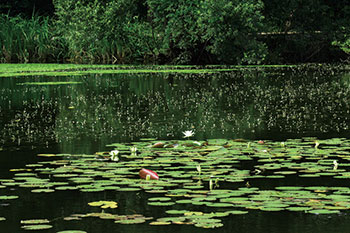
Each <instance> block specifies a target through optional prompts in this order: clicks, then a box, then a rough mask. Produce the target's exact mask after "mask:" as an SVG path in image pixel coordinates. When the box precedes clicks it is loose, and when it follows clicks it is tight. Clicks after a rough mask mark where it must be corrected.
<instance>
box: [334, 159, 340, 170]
mask: <svg viewBox="0 0 350 233" xmlns="http://www.w3.org/2000/svg"><path fill="white" fill-rule="evenodd" d="M333 165H334V166H333V170H337V169H338V165H339V163H338V162H337V160H333Z"/></svg>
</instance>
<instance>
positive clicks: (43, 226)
mask: <svg viewBox="0 0 350 233" xmlns="http://www.w3.org/2000/svg"><path fill="white" fill-rule="evenodd" d="M22 228H23V229H24V230H47V229H50V228H52V225H48V224H41V225H40V224H39V225H24V226H22Z"/></svg>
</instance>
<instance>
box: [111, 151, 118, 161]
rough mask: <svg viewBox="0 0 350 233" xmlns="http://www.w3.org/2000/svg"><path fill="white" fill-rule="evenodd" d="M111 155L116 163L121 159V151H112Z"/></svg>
mask: <svg viewBox="0 0 350 233" xmlns="http://www.w3.org/2000/svg"><path fill="white" fill-rule="evenodd" d="M109 154H110V155H111V160H112V161H115V162H118V161H119V157H118V154H119V150H112V151H111V152H109Z"/></svg>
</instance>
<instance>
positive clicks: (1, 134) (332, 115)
mask: <svg viewBox="0 0 350 233" xmlns="http://www.w3.org/2000/svg"><path fill="white" fill-rule="evenodd" d="M48 81H50V82H55V81H56V82H61V84H59V85H52V84H54V83H46V84H45V82H48ZM36 82H42V84H44V85H36ZM186 130H194V132H195V135H194V139H196V140H206V139H214V138H228V139H238V138H244V139H248V140H260V139H263V140H274V141H284V140H285V139H288V138H302V137H317V138H333V137H344V138H350V74H349V73H348V72H346V71H335V70H329V69H328V70H322V69H317V70H316V69H313V70H307V69H295V68H294V69H287V68H284V69H278V70H277V69H269V70H268V69H249V70H240V71H233V72H223V73H212V74H175V73H172V74H171V73H169V74H120V75H87V76H73V77H30V78H29V77H26V78H23V77H16V78H2V79H0V179H9V178H12V176H13V173H11V172H9V170H10V169H16V168H23V167H25V165H26V164H30V163H35V162H38V161H43V160H45V159H44V158H40V157H38V156H37V154H40V153H69V154H83V153H84V154H94V153H95V152H98V151H107V150H108V148H107V147H106V145H107V144H110V143H114V142H131V141H139V140H140V139H142V138H158V139H161V140H171V139H180V138H182V136H183V134H182V132H184V131H186ZM46 160H49V159H46ZM291 185H293V184H291ZM0 195H18V196H20V198H19V199H18V200H15V201H14V202H9V201H0V217H5V218H6V221H0V232H9V233H12V232H25V231H24V230H23V229H21V223H20V221H21V220H25V219H36V218H48V219H50V220H51V224H52V225H53V226H54V227H53V228H52V229H50V230H42V231H40V232H58V231H62V230H65V229H78V230H84V231H87V232H90V233H99V232H140V231H142V232H154V231H155V230H160V231H162V232H179V231H180V232H211V231H213V232H214V231H216V232H240V233H242V232H247V233H248V232H266V233H267V232H269V233H279V232H290V233H292V232H293V233H294V232H295V233H296V232H305V233H310V232H348V229H349V228H350V223H349V219H350V218H349V214H350V213H349V212H347V211H345V212H342V213H341V214H339V215H310V214H309V215H306V214H303V213H299V212H296V213H293V212H284V211H282V212H276V213H275V212H262V211H258V210H253V211H249V214H246V215H242V216H240V215H236V216H229V217H226V218H224V220H223V223H224V227H222V228H219V229H216V230H212V229H208V230H206V229H199V228H195V227H193V226H184V225H171V226H149V225H147V224H142V225H120V224H114V223H113V221H111V222H108V221H102V220H97V219H93V220H91V219H83V220H82V221H65V220H63V217H67V216H69V215H71V214H72V213H80V212H84V210H85V209H86V208H87V206H86V203H87V202H89V201H92V200H96V199H105V198H107V199H113V200H116V201H117V202H118V203H119V204H120V206H126V207H125V208H123V209H120V210H118V211H120V213H127V214H130V213H139V212H142V213H144V214H145V215H148V216H154V217H155V216H158V215H160V214H159V211H158V210H159V209H157V210H154V209H152V208H150V206H147V205H145V201H144V200H143V199H145V198H146V199H147V196H145V195H141V196H140V195H130V194H128V193H118V194H116V193H115V192H112V191H109V192H107V191H106V192H103V193H93V194H91V193H89V194H86V193H84V194H83V193H80V192H77V191H68V192H55V193H52V194H33V193H31V192H30V190H27V189H18V188H12V189H0ZM161 208H162V207H161ZM85 212H86V211H85Z"/></svg>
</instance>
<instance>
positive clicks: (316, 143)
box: [315, 141, 320, 149]
mask: <svg viewBox="0 0 350 233" xmlns="http://www.w3.org/2000/svg"><path fill="white" fill-rule="evenodd" d="M319 145H320V143H319V142H318V141H315V148H316V149H318V146H319Z"/></svg>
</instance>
